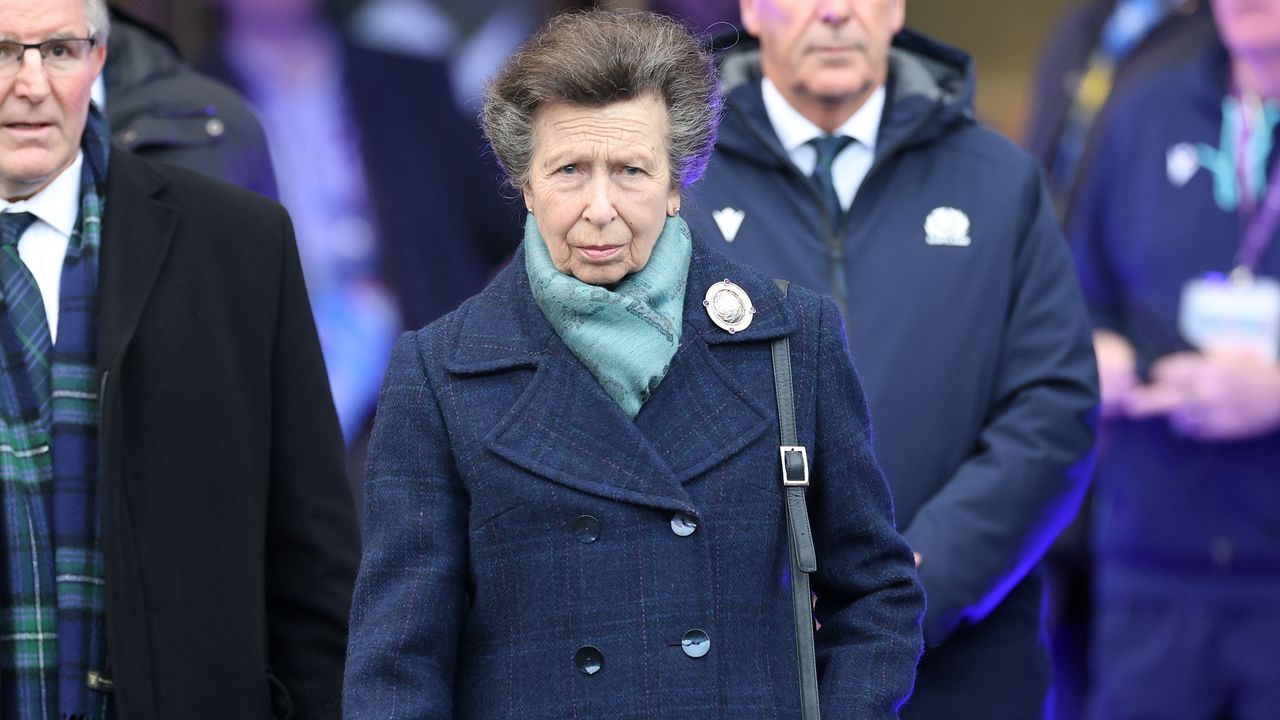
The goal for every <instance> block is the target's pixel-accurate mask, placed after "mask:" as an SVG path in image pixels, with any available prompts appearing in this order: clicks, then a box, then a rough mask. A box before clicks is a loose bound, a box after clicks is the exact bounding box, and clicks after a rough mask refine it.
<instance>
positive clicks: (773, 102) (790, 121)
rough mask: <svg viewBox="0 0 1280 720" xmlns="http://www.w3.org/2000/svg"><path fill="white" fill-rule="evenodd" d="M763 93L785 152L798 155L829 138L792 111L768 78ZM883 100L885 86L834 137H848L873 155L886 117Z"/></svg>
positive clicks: (837, 129)
mask: <svg viewBox="0 0 1280 720" xmlns="http://www.w3.org/2000/svg"><path fill="white" fill-rule="evenodd" d="M760 90H761V94H762V95H763V96H764V110H765V113H766V114H768V116H769V123H770V124H772V125H773V131H774V132H775V133H777V135H778V140H780V141H782V148H783V149H784V150H786V151H787V152H788V153H792V152H795V150H796V149H797V148H799V147H801V146H803V145H804V144H805V143H807V142H809V141H810V140H812V139H814V138H816V137H822V136H824V135H826V134H827V133H825V132H823V130H822V128H820V127H818V126H817V125H814V124H813V123H812V122H810V121H809V119H808V118H806V117H805V116H804V115H801V114H800V111H799V110H796V109H795V108H794V107H792V106H791V103H789V102H787V99H786V98H784V97H783V96H782V93H781V92H779V90H778V88H777V87H776V86H775V85H774V84H773V81H772V80H770V79H769V78H767V77H766V78H764V79H763V80H762V81H761V87H760ZM884 100H885V91H884V85H881V86H880V87H878V88H876V90H875V92H873V93H871V96H870V97H868V98H867V100H866V102H864V103H862V107H860V108H858V111H857V112H855V113H854V114H853V115H852V116H851V117H850V118H849V119H848V120H846V121H844V124H843V125H841V126H840V127H838V128H836V131H835V133H834V134H836V135H848V136H849V137H851V138H853V139H854V140H857V141H858V142H859V143H861V144H862V145H863V146H865V147H866V148H867V149H868V150H871V151H872V152H874V151H875V149H876V140H877V139H878V138H879V136H880V119H881V117H882V116H883V115H884Z"/></svg>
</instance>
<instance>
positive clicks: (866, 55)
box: [686, 0, 1097, 720]
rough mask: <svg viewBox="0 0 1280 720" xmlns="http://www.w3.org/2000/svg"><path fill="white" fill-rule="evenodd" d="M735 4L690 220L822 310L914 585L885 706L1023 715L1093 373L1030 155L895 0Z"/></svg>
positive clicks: (1080, 314) (1036, 668) (1079, 489)
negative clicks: (863, 405) (906, 695)
mask: <svg viewBox="0 0 1280 720" xmlns="http://www.w3.org/2000/svg"><path fill="white" fill-rule="evenodd" d="M741 12H742V20H743V24H744V26H745V27H746V29H747V31H748V32H749V33H750V34H751V35H753V36H755V37H756V38H758V40H759V43H758V45H757V44H756V43H755V42H751V41H749V40H747V39H745V38H744V40H743V41H742V42H739V43H738V45H737V46H736V47H733V48H732V49H730V50H729V51H728V52H727V53H726V55H725V56H724V58H723V61H722V71H723V75H724V81H725V85H726V89H727V92H728V97H727V103H726V104H727V111H726V114H725V120H724V122H723V124H722V125H721V128H720V136H719V139H718V141H717V144H716V152H715V155H714V156H713V158H712V161H711V164H710V166H709V168H708V171H707V177H706V178H705V179H704V181H703V182H702V183H701V185H699V186H695V188H694V192H693V196H692V197H691V198H690V200H689V202H688V203H687V204H686V212H687V213H688V215H689V218H690V225H691V226H692V227H693V228H694V232H695V234H700V235H702V236H703V237H708V238H714V239H715V242H714V244H715V246H716V247H717V249H718V250H720V251H721V252H724V253H725V254H727V255H728V256H730V257H731V258H733V259H735V260H738V261H741V262H745V263H747V264H750V265H755V266H756V267H758V268H761V269H762V270H764V271H765V272H766V273H768V274H770V275H772V276H775V277H782V278H786V279H789V280H791V281H793V282H796V283H798V284H800V285H803V286H805V287H808V288H811V289H814V290H817V291H819V292H823V293H830V294H832V295H833V296H834V297H835V299H836V302H837V303H838V304H839V306H840V307H841V309H842V310H843V311H844V313H845V318H846V321H847V324H848V338H849V348H850V351H851V353H852V355H853V357H854V359H855V362H856V364H857V367H858V371H859V373H860V375H861V377H862V379H863V380H864V382H865V383H866V388H867V400H868V402H869V403H870V407H871V417H872V418H873V421H874V423H875V430H876V432H875V447H876V455H877V457H878V458H879V460H880V462H881V463H882V465H883V467H884V469H885V474H886V476H887V478H888V480H889V484H890V487H891V488H892V490H893V494H894V504H895V508H896V511H897V520H898V524H899V527H900V528H902V531H903V533H904V535H905V536H906V538H907V541H908V543H909V544H910V545H911V546H912V549H913V550H914V551H915V552H916V553H917V557H918V558H919V572H920V579H921V582H922V584H923V585H924V588H925V594H926V597H927V600H928V610H927V613H926V615H925V619H924V634H925V640H926V641H927V643H928V648H927V650H926V652H925V655H924V658H923V659H922V661H921V664H920V670H919V678H918V680H917V683H916V689H915V692H914V694H913V696H912V699H911V701H910V702H909V703H908V704H907V706H906V707H904V708H903V717H904V718H946V719H948V720H951V719H953V718H979V717H980V718H993V719H994V718H1008V719H1009V720H1026V719H1027V718H1034V717H1040V716H1041V715H1042V713H1043V711H1044V704H1045V699H1046V695H1047V692H1048V683H1049V668H1048V657H1047V653H1046V650H1045V648H1044V646H1043V644H1042V642H1041V628H1040V607H1041V581H1040V576H1039V573H1038V571H1037V569H1036V568H1037V564H1038V563H1039V560H1040V558H1041V556H1042V554H1043V553H1044V551H1045V548H1046V547H1047V546H1048V545H1049V543H1050V542H1052V540H1053V538H1054V537H1055V536H1056V535H1057V533H1058V531H1059V530H1060V529H1061V528H1062V527H1063V525H1064V524H1065V523H1066V522H1067V521H1068V520H1069V519H1070V518H1071V516H1072V515H1073V514H1074V513H1075V511H1076V508H1077V507H1078V504H1079V501H1080V497H1081V495H1082V494H1083V492H1084V489H1085V486H1086V484H1087V482H1088V478H1089V472H1090V469H1091V465H1092V457H1093V455H1092V448H1093V442H1094V425H1095V420H1096V406H1097V375H1096V367H1095V364H1094V358H1093V353H1092V350H1091V347H1090V343H1089V323H1088V317H1087V314H1086V312H1085V308H1084V303H1083V302H1082V300H1081V298H1080V293H1079V289H1078V287H1077V285H1076V282H1075V278H1074V276H1073V274H1072V271H1071V267H1070V260H1069V257H1068V253H1067V246H1066V243H1065V242H1064V241H1063V238H1062V233H1061V231H1060V230H1059V228H1058V223H1057V219H1056V218H1055V216H1054V211H1053V206H1052V203H1051V202H1050V200H1049V199H1048V196H1047V194H1046V192H1045V189H1044V186H1043V183H1042V181H1041V179H1040V171H1039V168H1038V167H1037V166H1036V164H1035V162H1034V161H1033V160H1032V159H1031V158H1030V157H1028V156H1027V155H1026V154H1025V153H1024V152H1022V151H1020V150H1018V149H1017V148H1015V147H1014V146H1013V145H1012V143H1010V142H1008V141H1007V140H1005V139H1004V138H1001V137H999V136H998V135H996V134H995V133H993V132H991V131H990V130H987V129H985V128H983V127H982V126H980V125H978V124H977V123H976V122H975V121H974V120H973V110H972V105H971V101H972V98H973V92H974V90H973V77H972V68H971V63H970V60H969V58H968V56H966V55H965V54H964V53H962V52H960V51H958V50H955V49H952V48H949V47H946V46H943V45H940V44H938V43H936V42H934V41H932V40H929V39H927V38H925V37H923V36H921V35H919V34H917V33H914V32H911V31H902V32H899V30H901V28H902V26H903V23H904V20H905V14H906V3H905V2H904V0H743V1H742V3H741ZM819 600H821V595H819ZM820 632H825V629H824V630H822V631H820Z"/></svg>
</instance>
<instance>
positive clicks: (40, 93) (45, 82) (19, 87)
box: [13, 48, 49, 101]
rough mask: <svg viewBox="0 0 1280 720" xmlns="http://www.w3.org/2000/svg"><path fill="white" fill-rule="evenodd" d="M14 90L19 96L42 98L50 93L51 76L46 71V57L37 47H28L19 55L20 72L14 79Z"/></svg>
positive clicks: (33, 98) (34, 98)
mask: <svg viewBox="0 0 1280 720" xmlns="http://www.w3.org/2000/svg"><path fill="white" fill-rule="evenodd" d="M13 82H14V86H13V90H14V93H15V94H16V95H18V96H19V97H24V98H28V99H32V100H37V101H39V100H42V99H44V98H45V96H47V95H48V94H49V76H48V74H46V73H45V69H44V58H42V57H40V51H39V50H38V49H36V48H26V49H25V50H23V52H22V55H20V56H19V57H18V73H17V74H16V75H15V76H14V79H13Z"/></svg>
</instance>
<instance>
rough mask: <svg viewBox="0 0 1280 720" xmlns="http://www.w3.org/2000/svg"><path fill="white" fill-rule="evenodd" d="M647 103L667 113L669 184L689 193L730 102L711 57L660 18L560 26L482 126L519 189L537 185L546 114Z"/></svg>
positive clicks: (523, 57)
mask: <svg viewBox="0 0 1280 720" xmlns="http://www.w3.org/2000/svg"><path fill="white" fill-rule="evenodd" d="M646 96H653V97H657V98H660V99H661V100H662V101H663V103H664V105H665V106H666V111H667V119H668V121H669V126H670V127H669V129H668V135H667V156H668V161H669V162H668V165H669V166H670V168H671V186H672V187H688V186H689V185H691V184H693V183H694V182H695V181H696V180H697V179H698V178H700V177H702V173H703V172H704V171H705V170H706V168H707V161H708V159H709V158H710V156H711V150H712V149H713V148H714V147H715V140H716V128H717V126H718V125H719V124H720V110H721V102H722V101H721V97H720V89H719V82H718V78H717V75H716V67H715V62H714V61H713V59H712V57H711V54H710V52H709V51H707V50H705V49H703V47H702V45H701V44H700V43H699V42H698V40H697V39H696V38H694V37H693V36H692V35H691V34H690V33H689V31H688V30H686V29H685V27H684V26H683V25H681V24H680V23H679V22H677V21H676V20H673V19H671V18H668V17H665V16H662V15H657V14H655V13H651V12H644V11H616V10H588V11H585V12H570V13H565V14H563V15H559V16H557V17H555V18H553V19H552V20H551V21H550V22H549V23H548V24H547V26H546V27H545V28H543V29H542V30H540V31H539V32H538V33H537V34H535V35H534V36H533V37H532V38H530V39H529V40H528V41H527V42H525V44H524V45H522V46H520V48H519V49H518V50H517V51H516V52H515V54H514V55H512V56H511V57H510V58H509V59H508V60H507V62H506V63H505V64H504V65H503V66H502V69H501V70H500V71H499V72H498V74H497V75H496V76H495V77H494V78H493V79H492V80H490V81H489V83H488V84H487V85H486V86H485V97H484V108H483V109H482V110H481V112H480V121H481V124H482V125H483V127H484V134H485V137H486V139H488V141H489V144H490V146H492V147H493V151H494V154H496V155H497V156H498V162H499V163H500V164H501V165H502V169H503V171H504V172H505V173H506V175H507V180H508V182H510V183H511V185H512V186H513V187H514V188H516V189H517V190H518V189H519V188H521V187H523V186H524V184H525V182H526V181H527V180H528V178H529V164H530V160H531V158H532V156H533V144H534V138H533V128H534V123H533V117H534V113H535V112H537V110H538V108H539V107H541V106H543V105H550V104H554V103H569V104H573V105H582V106H586V107H603V106H605V105H609V104H611V103H614V102H620V101H624V100H630V99H633V98H638V97H646Z"/></svg>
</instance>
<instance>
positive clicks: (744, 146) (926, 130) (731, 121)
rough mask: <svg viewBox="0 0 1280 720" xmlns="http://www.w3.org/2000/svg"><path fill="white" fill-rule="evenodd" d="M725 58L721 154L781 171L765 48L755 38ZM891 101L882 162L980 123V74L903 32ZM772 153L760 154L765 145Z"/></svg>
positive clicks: (879, 149) (880, 146)
mask: <svg viewBox="0 0 1280 720" xmlns="http://www.w3.org/2000/svg"><path fill="white" fill-rule="evenodd" d="M743 38H744V39H743V40H742V41H741V42H739V43H737V44H736V45H735V46H734V47H733V48H732V49H730V50H727V51H725V52H723V53H722V55H721V58H720V70H721V76H722V78H723V86H724V88H725V92H726V93H727V97H728V102H727V103H726V105H727V108H728V111H727V112H726V113H725V117H724V120H723V122H722V123H721V126H720V133H719V137H718V139H717V143H716V145H717V149H721V150H726V151H728V152H732V153H734V154H736V155H741V156H743V157H744V158H747V159H748V160H750V161H752V162H755V163H757V164H760V165H763V166H766V167H780V166H783V165H785V163H786V162H787V155H786V153H785V151H784V150H783V148H782V145H781V143H780V142H779V141H778V138H777V136H776V134H775V133H774V131H773V128H772V126H771V125H770V124H769V121H768V116H767V114H766V112H765V108H764V100H763V99H762V97H761V92H760V79H761V70H760V49H759V43H758V42H757V41H756V40H755V39H754V38H750V37H749V36H745V35H744V36H743ZM886 90H887V93H888V97H887V99H886V103H885V110H884V113H883V117H882V120H881V124H880V132H879V137H878V138H877V141H876V161H877V162H879V161H880V160H882V159H884V158H886V157H888V156H890V155H892V154H894V153H895V152H897V151H898V150H901V149H903V148H906V147H910V146H914V145H918V144H921V143H927V142H930V141H932V140H933V139H935V138H937V137H938V136H940V135H942V134H943V133H945V132H947V131H948V130H950V129H951V128H952V127H953V126H955V125H956V124H959V123H965V122H973V95H974V70H973V61H972V59H971V58H970V57H969V56H968V55H967V54H965V53H964V52H962V51H960V50H957V49H955V48H952V47H950V46H947V45H944V44H942V43H939V42H936V41H934V40H931V39H930V38H928V37H926V36H924V35H922V34H920V33H917V32H914V31H911V30H903V31H902V32H900V33H898V34H897V35H896V36H895V37H894V39H893V47H892V48H891V50H890V53H889V80H888V83H887V87H886ZM762 145H763V146H764V147H765V148H766V149H767V152H765V153H762V152H760V148H761V146H762Z"/></svg>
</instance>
